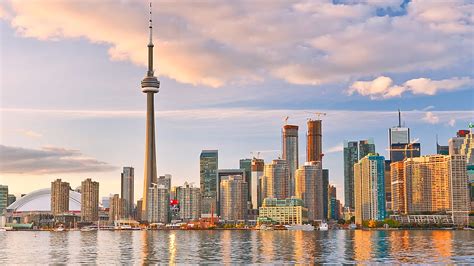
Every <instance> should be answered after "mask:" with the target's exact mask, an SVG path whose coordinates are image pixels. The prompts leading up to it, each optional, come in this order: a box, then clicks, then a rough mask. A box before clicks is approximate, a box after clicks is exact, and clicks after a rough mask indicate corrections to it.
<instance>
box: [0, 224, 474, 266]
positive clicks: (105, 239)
mask: <svg viewBox="0 0 474 266" xmlns="http://www.w3.org/2000/svg"><path fill="white" fill-rule="evenodd" d="M0 240H1V242H2V243H8V245H5V248H4V249H2V250H0V264H51V263H52V264H84V263H86V264H148V263H181V264H190V263H193V264H196V263H201V264H202V263H246V264H248V263H276V264H281V263H442V264H446V263H465V264H472V263H474V232H472V231H453V230H393V231H364V230H354V231H349V230H331V231H326V232H318V231H315V232H305V231H255V230H195V231H193V230H190V231H180V230H174V231H99V232H96V231H94V232H80V231H69V232H47V231H23V232H0Z"/></svg>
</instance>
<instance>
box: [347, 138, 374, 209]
mask: <svg viewBox="0 0 474 266" xmlns="http://www.w3.org/2000/svg"><path fill="white" fill-rule="evenodd" d="M343 151H344V200H345V204H346V207H349V208H352V209H354V207H355V203H354V202H355V201H354V164H355V163H357V162H358V161H359V159H361V158H364V157H365V156H367V154H369V153H374V152H375V144H374V143H373V140H372V139H371V138H369V139H366V140H360V141H358V142H357V141H347V140H346V141H344V150H343Z"/></svg>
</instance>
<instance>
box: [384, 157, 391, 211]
mask: <svg viewBox="0 0 474 266" xmlns="http://www.w3.org/2000/svg"><path fill="white" fill-rule="evenodd" d="M390 164H391V162H390V160H385V171H384V176H385V177H384V179H385V209H386V210H387V211H391V210H392V181H391V180H392V179H391V176H390Z"/></svg>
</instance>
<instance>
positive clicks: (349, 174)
mask: <svg viewBox="0 0 474 266" xmlns="http://www.w3.org/2000/svg"><path fill="white" fill-rule="evenodd" d="M358 161H359V149H358V143H357V141H344V200H345V204H346V207H349V208H351V209H354V207H355V204H354V164H355V163H357V162H358Z"/></svg>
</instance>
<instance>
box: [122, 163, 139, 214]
mask: <svg viewBox="0 0 474 266" xmlns="http://www.w3.org/2000/svg"><path fill="white" fill-rule="evenodd" d="M134 187H135V169H133V167H124V168H123V171H122V174H121V178H120V188H121V196H122V199H124V200H125V202H126V209H125V213H126V215H127V216H131V215H132V213H133V211H134V207H135V199H134V196H135V189H134Z"/></svg>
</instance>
